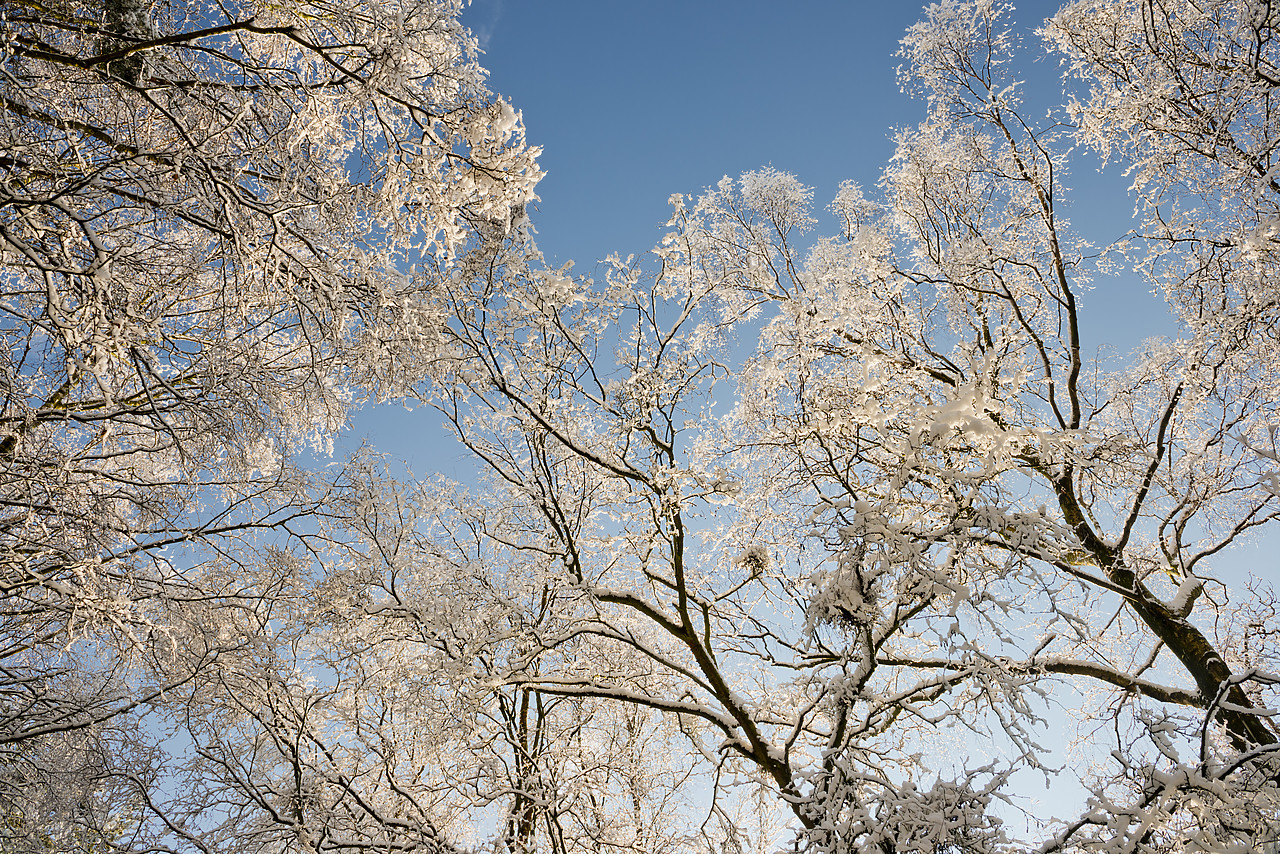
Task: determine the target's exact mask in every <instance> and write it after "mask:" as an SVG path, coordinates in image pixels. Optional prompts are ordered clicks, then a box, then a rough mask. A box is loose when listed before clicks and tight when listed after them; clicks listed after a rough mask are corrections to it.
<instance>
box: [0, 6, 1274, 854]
mask: <svg viewBox="0 0 1280 854" xmlns="http://www.w3.org/2000/svg"><path fill="white" fill-rule="evenodd" d="M457 12H458V9H457V7H456V6H454V5H452V4H448V3H442V2H433V3H429V4H423V5H420V6H415V7H408V6H385V7H384V6H380V5H376V4H370V3H364V4H361V5H359V6H358V7H356V8H355V9H348V8H337V7H334V8H328V7H321V6H317V5H294V4H283V5H280V4H275V5H264V6H262V7H257V6H251V5H246V6H245V7H244V8H238V7H234V8H233V7H228V6H223V5H219V6H216V7H215V6H209V7H208V8H202V9H200V10H196V9H194V8H193V7H187V8H186V9H181V10H178V9H170V8H168V7H164V9H163V10H160V9H159V7H157V8H156V9H152V8H151V7H146V8H141V7H139V8H134V7H131V6H128V7H126V6H121V7H116V6H107V7H104V8H100V9H94V10H89V9H86V8H81V7H71V6H68V7H66V8H63V7H58V6H52V5H32V4H24V3H18V4H11V6H10V7H7V15H8V17H7V18H6V19H5V22H4V24H3V26H4V27H6V28H7V29H6V36H7V40H6V42H5V44H6V48H5V49H6V51H7V53H6V54H5V56H4V59H3V61H4V64H5V65H4V67H5V69H6V77H5V80H4V82H3V90H0V91H2V93H3V97H4V99H5V110H6V113H5V115H6V122H7V123H6V131H5V132H6V133H7V134H8V135H9V137H8V140H7V141H6V143H5V146H4V148H5V153H4V158H5V159H4V160H3V161H2V162H0V166H3V168H5V169H7V170H8V171H7V172H5V173H4V174H5V181H4V184H3V187H4V193H5V194H6V195H5V196H4V197H3V205H2V206H0V209H2V210H3V214H2V215H0V237H3V240H4V243H3V250H4V256H3V263H4V267H3V269H4V276H5V285H6V287H5V295H4V300H5V305H6V307H7V309H8V312H7V316H8V317H9V318H10V320H9V322H8V323H7V324H6V325H5V327H4V328H5V330H6V334H7V335H8V336H9V340H10V346H9V347H8V348H7V349H6V351H5V353H6V356H5V358H6V359H7V360H8V361H7V363H6V365H7V367H6V371H7V374H6V376H7V379H6V386H5V388H6V390H7V391H6V395H7V396H6V398H5V400H6V408H5V412H4V417H5V421H4V425H5V427H4V429H5V430H6V431H7V432H5V434H4V438H3V444H2V445H0V462H2V463H3V465H4V466H5V469H4V470H5V475H4V478H5V479H4V483H5V484H6V486H5V489H6V492H5V505H6V508H7V509H6V513H8V514H9V515H8V517H7V522H6V526H5V528H4V537H5V539H4V541H3V542H4V546H5V552H4V553H5V555H6V557H5V558H4V563H3V567H4V569H3V572H4V573H5V575H4V578H5V579H6V580H5V584H6V599H5V611H4V612H3V617H2V620H3V622H2V625H3V627H4V629H3V630H4V633H5V634H4V636H5V644H6V645H5V650H6V651H5V652H4V656H5V658H4V659H3V661H4V666H5V671H4V673H5V680H6V684H5V690H4V693H3V694H0V712H2V713H3V718H0V720H2V721H3V729H0V742H3V743H4V744H5V745H6V748H5V750H6V751H7V752H6V753H4V754H3V755H2V756H0V808H3V810H4V811H5V816H6V817H5V819H4V822H3V827H4V828H5V830H3V831H0V832H3V833H5V834H7V835H5V836H3V837H0V838H3V839H4V840H5V843H6V844H7V845H9V846H10V847H12V848H13V849H14V850H19V851H45V850H76V849H77V847H78V848H79V850H85V851H130V852H132V851H175V852H177V851H183V852H185V851H192V852H194V851H201V852H240V851H244V852H249V851H255V852H256V851H282V852H283V851H311V852H356V851H361V852H364V851H387V852H391V851H397V852H399V851H453V850H458V849H464V848H476V849H479V848H485V849H492V850H495V851H497V850H503V851H507V852H510V854H526V852H534V851H548V852H564V853H565V854H568V852H579V851H583V852H586V851H609V852H615V851H616V852H621V851H645V852H676V851H707V852H713V851H714V852H746V851H748V850H751V851H773V850H778V849H779V848H781V847H787V848H793V849H794V850H798V851H813V852H832V854H836V852H840V854H843V853H844V852H859V853H860V854H890V852H893V854H898V852H902V854H906V852H919V854H950V852H962V851H963V852H978V854H982V853H983V852H986V854H996V852H1000V854H1003V853H1004V852H1010V854H1012V852H1022V851H1028V850H1038V851H1041V852H1046V854H1047V853H1048V852H1099V854H1101V853H1102V852H1108V853H1109V852H1116V854H1119V852H1142V854H1155V852H1187V854H1190V852H1220V854H1228V852H1239V851H1269V850H1273V849H1275V848H1276V846H1277V845H1280V830H1277V828H1280V743H1278V742H1280V731H1278V730H1277V726H1276V723H1275V721H1274V716H1275V712H1274V707H1275V706H1276V699H1277V697H1276V695H1277V688H1278V687H1280V673H1277V671H1280V667H1277V655H1278V653H1280V650H1278V649H1277V646H1276V638H1277V637H1278V636H1280V635H1278V631H1280V629H1278V626H1277V617H1276V600H1275V597H1274V594H1273V592H1272V589H1271V587H1270V585H1269V584H1267V583H1266V582H1265V581H1264V580H1258V579H1255V580H1254V582H1253V583H1252V584H1250V585H1249V586H1248V587H1247V588H1244V589H1241V588H1240V587H1239V586H1237V585H1233V584H1232V583H1230V582H1229V577H1230V573H1228V572H1226V571H1225V570H1226V569H1227V568H1229V563H1230V561H1231V559H1232V554H1231V550H1230V549H1231V546H1233V545H1234V544H1237V543H1239V542H1242V541H1243V540H1244V539H1246V538H1247V537H1249V536H1250V535H1252V534H1253V533H1254V532H1255V531H1258V530H1260V529H1263V528H1264V527H1265V526H1268V525H1271V524H1273V523H1274V522H1275V520H1276V518H1277V514H1278V513H1280V474H1278V473H1277V468H1278V465H1280V463H1278V460H1280V448H1278V447H1277V446H1276V435H1277V427H1278V425H1280V412H1277V408H1278V407H1280V371H1278V370H1277V366H1280V362H1277V360H1276V356H1275V352H1276V344H1277V331H1278V330H1280V326H1278V325H1277V324H1278V322H1280V316H1278V315H1277V311H1276V308H1277V305H1278V304H1280V300H1278V299H1277V294H1278V293H1280V292H1278V291H1277V283H1276V280H1275V279H1276V275H1277V269H1280V267H1278V262H1280V254H1278V251H1280V250H1278V247H1280V243H1278V242H1277V240H1278V239H1280V238H1278V237H1277V233H1276V228H1277V226H1276V223H1277V222H1280V210H1277V201H1278V200H1280V184H1277V183H1276V180H1275V174H1274V173H1275V171H1276V164H1277V158H1278V157H1280V154H1277V152H1276V148H1277V143H1280V121H1278V119H1277V116H1276V115H1274V110H1273V100H1272V95H1273V89H1274V88H1275V87H1276V86H1278V85H1280V67H1277V66H1278V65H1280V48H1278V47H1277V46H1276V45H1275V43H1274V41H1273V39H1274V35H1275V33H1274V28H1275V26H1276V24H1277V20H1276V13H1275V12H1273V11H1272V10H1271V7H1270V4H1269V3H1250V2H1242V0H1209V2H1198V3H1195V4H1192V3H1190V2H1182V0H1077V2H1073V3H1069V4H1068V5H1067V6H1065V7H1064V8H1063V9H1062V10H1061V11H1060V12H1059V13H1058V14H1057V15H1055V16H1053V17H1052V18H1050V19H1049V20H1048V21H1046V22H1044V23H1043V25H1042V27H1041V28H1040V29H1039V30H1038V34H1039V36H1040V37H1041V39H1042V43H1043V49H1044V50H1045V51H1047V52H1048V53H1049V55H1050V56H1054V57H1057V58H1059V59H1060V60H1061V61H1062V62H1063V67H1064V69H1065V71H1066V74H1067V77H1066V79H1065V84H1064V85H1065V97H1064V101H1063V103H1062V105H1061V106H1060V107H1059V108H1056V109H1055V110H1053V111H1051V112H1050V113H1049V115H1048V117H1047V118H1045V119H1040V118H1037V115H1038V111H1033V110H1031V109H1028V108H1027V107H1025V106H1024V104H1023V96H1022V90H1021V86H1020V84H1019V73H1020V72H1019V69H1020V67H1021V64H1022V63H1023V62H1025V61H1029V60H1030V59H1033V58H1034V56H1033V55H1032V54H1030V53H1028V54H1027V55H1026V56H1024V55H1023V54H1022V52H1021V51H1022V50H1023V48H1021V47H1020V46H1019V45H1018V44H1017V40H1016V39H1015V38H1013V36H1012V35H1011V29H1010V28H1011V27H1012V20H1011V18H1012V14H1013V10H1012V9H1011V8H1010V7H1008V6H1006V5H1004V4H1001V3H997V2H994V0H973V2H956V0H946V2H942V3H938V4H935V5H932V6H929V7H928V8H927V9H925V11H924V13H923V15H924V17H923V19H922V21H921V22H920V23H919V24H917V25H916V26H914V27H912V28H911V29H910V30H909V31H908V32H907V34H906V37H905V38H904V39H903V42H902V46H901V51H900V59H901V62H902V69H901V72H900V74H901V80H902V84H903V87H904V88H905V89H906V90H908V91H910V92H911V93H913V94H915V95H917V96H919V97H920V98H921V99H922V101H923V104H924V112H925V118H924V120H923V121H922V122H921V123H920V124H919V125H918V126H917V127H914V128H910V129H905V130H902V131H899V133H898V135H897V150H896V154H895V155H894V157H893V159H892V160H891V162H890V163H889V164H888V165H887V166H886V168H885V170H884V172H883V175H882V177H881V180H880V181H879V182H878V184H877V185H876V186H875V187H874V188H863V187H860V186H858V185H857V184H855V183H853V182H846V183H845V184H844V185H842V186H841V187H840V188H839V189H838V192H837V193H836V194H835V198H834V200H833V201H831V202H830V204H829V205H828V206H827V207H826V211H825V213H823V212H819V211H815V208H814V201H813V199H814V191H813V190H812V189H810V188H808V187H805V186H804V185H803V184H801V183H800V182H799V181H798V180H797V179H796V178H795V177H794V176H792V175H791V174H789V173H787V172H785V171H780V170H777V169H774V168H764V169H760V170H757V171H753V172H748V173H746V174H744V175H742V176H740V177H739V178H737V179H729V178H725V179H724V180H722V181H721V182H720V183H719V184H717V185H716V186H714V187H711V188H708V189H707V190H706V191H705V192H704V193H702V194H701V195H699V196H697V197H685V196H674V197H672V215H671V219H670V220H669V222H668V223H667V234H666V237H665V238H664V239H663V240H662V242H661V243H660V244H659V245H658V246H657V247H656V248H655V249H654V250H653V252H652V253H650V254H649V255H647V256H645V257H643V258H639V259H637V258H626V259H622V258H617V257H614V258H610V259H608V261H607V262H606V263H605V267H604V272H603V273H602V274H601V275H599V276H598V277H587V276H579V275H573V274H572V271H571V270H569V269H567V268H562V269H552V268H549V267H548V266H547V265H546V264H545V262H544V260H543V258H542V257H541V255H540V254H539V251H538V249H537V246H536V245H535V243H534V241H533V239H532V236H531V235H532V231H531V228H530V224H529V222H528V219H527V218H526V216H525V214H524V204H525V203H526V202H527V201H528V200H529V199H530V198H531V193H532V190H533V186H534V183H535V182H536V180H537V178H538V171H537V168H536V165H535V162H534V158H535V156H536V154H537V152H536V150H532V149H529V148H528V147H527V146H526V145H525V144H524V139H523V133H522V130H521V126H520V123H519V116H518V114H517V113H515V112H514V109H513V108H512V107H511V106H510V105H508V104H506V103H505V102H503V101H502V100H500V99H495V98H494V97H492V96H491V95H489V94H488V92H487V91H486V90H485V89H484V87H483V85H482V78H481V76H480V72H479V70H478V69H477V68H476V66H475V65H474V60H473V57H472V55H471V51H472V47H473V46H472V45H471V42H470V40H469V36H468V35H467V34H466V33H465V31H463V30H462V29H461V28H460V27H459V26H458V25H457V23H456V15H457ZM166 16H169V17H166ZM1090 151H1093V152H1097V153H1100V154H1101V155H1102V156H1103V157H1105V158H1108V159H1110V160H1112V161H1114V162H1115V163H1117V164H1118V165H1120V166H1122V167H1123V168H1125V169H1127V170H1128V172H1127V174H1129V175H1130V176H1131V180H1132V193H1133V194H1134V201H1135V211H1136V213H1135V219H1134V223H1133V230H1132V231H1130V232H1129V234H1128V235H1127V236H1126V237H1125V238H1124V239H1123V240H1122V241H1120V242H1119V243H1117V244H1115V245H1109V246H1094V245H1092V244H1091V243H1090V242H1089V241H1088V239H1087V237H1088V235H1087V234H1085V233H1083V232H1082V231H1077V230H1075V229H1073V228H1072V227H1071V225H1070V224H1069V222H1068V221H1067V219H1066V217H1065V216H1064V213H1063V211H1064V207H1065V203H1066V201H1067V200H1068V199H1069V198H1070V191H1069V189H1068V185H1069V177H1068V175H1069V171H1070V169H1071V168H1072V167H1073V166H1076V165H1078V164H1080V163H1082V162H1085V161H1084V160H1083V159H1082V158H1085V157H1088V156H1091V155H1090V154H1089V152H1090ZM819 215H822V216H827V215H829V217H830V219H829V221H834V222H835V223H836V228H835V230H834V231H833V232H831V233H829V234H820V233H815V226H816V225H817V223H818V220H817V217H818V216H819ZM1115 276H1135V277H1142V278H1143V279H1144V280H1145V281H1146V282H1148V283H1149V285H1150V287H1151V288H1153V289H1154V290H1156V291H1157V292H1159V293H1161V294H1162V295H1163V296H1164V297H1165V299H1166V300H1167V303H1168V305H1169V307H1170V311H1171V314H1172V317H1173V319H1174V321H1175V322H1176V324H1177V325H1178V332H1177V334H1176V335H1174V336H1172V337H1170V338H1167V339H1164V340H1153V341H1149V342H1146V343H1145V344H1144V345H1143V346H1142V347H1141V348H1140V349H1138V350H1137V351H1135V352H1134V353H1132V354H1126V355H1125V356H1124V357H1115V356H1108V355H1106V354H1098V355H1094V354H1090V353H1088V352H1087V351H1086V349H1085V347H1084V346H1083V345H1082V340H1083V337H1084V330H1085V327H1086V325H1087V323H1088V322H1089V317H1090V315H1089V314H1088V312H1087V311H1085V308H1084V306H1085V304H1086V303H1090V304H1093V305H1096V304H1098V303H1100V302H1102V301H1105V294H1104V293H1103V292H1102V289H1101V287H1100V285H1101V284H1102V283H1105V282H1106V281H1108V279H1109V278H1110V277H1115ZM390 397H400V398H404V399H407V400H412V401H416V402H418V403H422V404H426V405H428V406H430V407H432V408H434V410H435V411H436V412H438V413H439V414H440V416H441V417H442V418H443V420H444V421H445V423H447V424H448V425H449V426H450V427H451V429H452V430H453V431H454V432H455V434H456V435H457V437H458V438H459V439H460V441H461V442H462V444H463V445H464V446H465V447H466V448H467V449H468V451H469V452H470V454H471V455H472V456H473V457H474V459H475V460H476V461H477V462H478V463H479V464H480V465H481V467H482V469H483V471H484V472H485V474H484V476H483V479H482V482H480V483H479V484H476V485H470V486H468V485H463V484H454V483H448V482H446V481H445V480H443V479H441V478H436V479H429V480H425V481H422V482H409V481H405V480H403V479H398V478H396V477H393V476H392V475H391V474H390V473H389V472H388V470H387V467H386V466H385V465H384V464H383V463H382V462H381V461H380V460H379V459H378V458H377V457H376V456H373V455H369V454H365V453H360V454H357V455H355V456H354V457H352V458H351V459H349V460H345V461H344V462H343V464H342V465H341V466H336V467H329V468H326V469H325V470H324V471H323V472H322V473H319V474H317V473H316V472H315V471H313V470H311V469H309V468H308V467H307V466H306V465H304V463H305V462H306V460H305V459H303V458H302V457H300V456H299V453H300V450H301V448H302V447H303V446H304V445H305V443H306V442H307V441H312V442H315V441H320V442H321V443H323V441H324V440H325V439H326V438H327V437H329V436H331V435H332V433H333V431H335V430H336V429H338V428H339V427H340V425H341V424H342V422H343V419H344V418H345V414H346V412H347V411H348V409H349V407H350V406H351V405H353V404H354V403H357V402H360V401H363V400H368V399H385V398H390ZM1066 719H1070V722H1069V723H1068V722H1067V720H1066ZM1051 728H1052V729H1055V730H1059V731H1061V732H1062V733H1063V735H1061V736H1058V735H1057V734H1055V733H1050V732H1049V730H1050V729H1051ZM1058 737H1061V738H1069V739H1070V748H1069V750H1063V749H1062V748H1061V746H1060V745H1057V744H1055V743H1054V742H1055V741H1056V740H1057V738H1058ZM1048 781H1053V782H1055V783H1056V784H1057V785H1058V786H1059V787H1061V786H1063V785H1066V786H1073V787H1075V789H1076V790H1077V791H1078V792H1079V795H1080V796H1079V799H1078V800H1079V803H1078V805H1075V804H1070V803H1067V804H1065V805H1064V809H1068V810H1070V812H1066V813H1064V812H1060V811H1056V810H1051V811H1050V812H1045V811H1044V810H1043V809H1042V808H1040V807H1037V806H1034V805H1033V804H1032V803H1031V801H1030V799H1029V798H1028V797H1026V792H1027V791H1028V789H1029V788H1030V787H1032V786H1038V785H1041V784H1043V783H1045V782H1048ZM1077 806H1078V808H1077Z"/></svg>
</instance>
